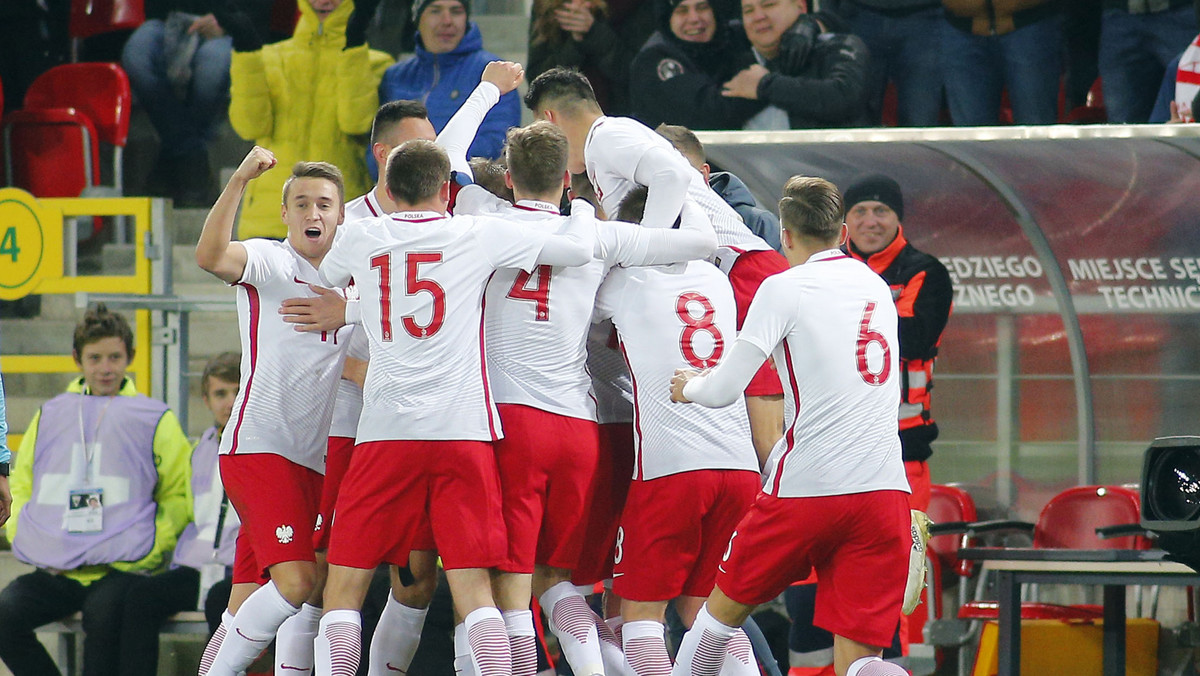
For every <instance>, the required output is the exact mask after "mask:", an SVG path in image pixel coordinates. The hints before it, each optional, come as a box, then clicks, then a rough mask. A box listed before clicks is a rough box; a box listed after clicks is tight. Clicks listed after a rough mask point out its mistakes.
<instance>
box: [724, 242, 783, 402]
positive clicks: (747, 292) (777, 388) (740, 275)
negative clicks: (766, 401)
mask: <svg viewBox="0 0 1200 676" xmlns="http://www.w3.org/2000/svg"><path fill="white" fill-rule="evenodd" d="M789 267H790V266H789V265H788V262H787V259H786V258H784V257H783V256H781V255H780V254H779V252H778V251H775V250H774V249H767V250H765V251H747V252H746V253H744V254H742V255H740V256H738V259H737V260H736V261H734V262H733V267H732V268H730V269H729V283H730V284H731V285H732V286H733V300H734V302H735V303H737V327H738V330H739V331H741V330H742V323H744V322H745V321H746V312H748V311H749V310H750V301H752V300H754V294H756V293H758V287H760V286H762V283H763V280H764V279H766V278H767V277H770V276H771V275H773V274H776V273H779V272H783V271H784V270H787V269H788V268H789ZM781 394H783V384H782V383H780V382H779V373H778V372H777V371H776V370H775V363H774V362H772V361H771V360H770V359H768V360H767V361H766V362H765V363H764V364H763V365H762V367H761V368H759V369H758V373H756V374H754V377H753V378H752V379H751V380H750V384H749V385H747V386H746V395H747V396H750V397H766V396H772V395H781Z"/></svg>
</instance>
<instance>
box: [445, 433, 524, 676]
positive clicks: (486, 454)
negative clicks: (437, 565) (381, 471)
mask: <svg viewBox="0 0 1200 676" xmlns="http://www.w3.org/2000/svg"><path fill="white" fill-rule="evenodd" d="M424 445H425V447H426V449H427V453H428V455H429V457H430V458H431V459H432V461H434V462H435V463H436V464H435V467H434V468H433V469H431V470H430V474H431V475H432V476H433V477H435V478H434V479H433V480H432V481H431V484H430V489H429V521H430V524H431V525H432V526H433V537H434V541H435V542H436V544H437V548H438V551H439V552H440V553H441V556H442V564H443V567H444V568H445V570H446V581H447V583H448V584H449V586H450V593H451V595H452V596H453V598H454V609H455V611H456V612H457V613H458V614H459V616H461V617H462V618H463V629H462V631H464V632H465V633H466V643H467V645H468V646H469V648H470V651H471V656H472V660H473V661H474V664H475V668H476V670H477V672H478V674H479V676H511V674H512V652H511V651H510V650H509V647H508V634H507V632H506V630H505V626H504V618H503V616H502V615H501V614H500V611H499V609H497V608H496V602H495V599H494V597H493V594H492V576H491V570H492V569H495V568H497V567H498V566H500V565H501V564H502V563H503V562H504V561H505V559H506V551H507V547H506V545H505V541H504V518H503V516H502V515H501V499H500V495H501V491H500V479H499V476H498V472H497V469H496V455H495V451H494V450H493V448H492V445H491V444H490V443H485V442H480V441H429V442H424Z"/></svg>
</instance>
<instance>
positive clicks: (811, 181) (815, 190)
mask: <svg viewBox="0 0 1200 676" xmlns="http://www.w3.org/2000/svg"><path fill="white" fill-rule="evenodd" d="M845 218H846V210H845V206H844V205H843V204H842V193H841V192H839V191H838V189H837V186H836V185H834V184H832V183H830V182H829V181H826V180H825V179H823V178H817V177H816V176H793V177H791V178H789V179H788V181H787V183H785V184H784V185H783V199H781V200H779V220H780V222H781V223H782V224H783V227H785V228H787V229H788V230H790V231H792V233H793V234H796V235H799V236H801V237H809V238H812V239H816V240H820V241H822V242H828V241H830V240H835V239H838V238H839V237H841V234H842V224H843V222H844V221H845Z"/></svg>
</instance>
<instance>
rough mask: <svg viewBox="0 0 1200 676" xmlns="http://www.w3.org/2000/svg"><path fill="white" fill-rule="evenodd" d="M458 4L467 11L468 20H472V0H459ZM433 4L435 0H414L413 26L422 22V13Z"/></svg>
mask: <svg viewBox="0 0 1200 676" xmlns="http://www.w3.org/2000/svg"><path fill="white" fill-rule="evenodd" d="M458 3H459V4H460V5H462V6H463V9H465V10H467V20H470V19H471V2H470V0H458ZM432 4H433V0H413V5H412V25H414V26H415V25H417V24H418V23H420V22H421V12H424V11H425V8H426V7H428V6H430V5H432Z"/></svg>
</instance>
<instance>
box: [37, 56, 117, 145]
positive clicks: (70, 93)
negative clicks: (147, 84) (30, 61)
mask: <svg viewBox="0 0 1200 676" xmlns="http://www.w3.org/2000/svg"><path fill="white" fill-rule="evenodd" d="M132 103H133V95H132V94H131V93H130V89H129V77H128V76H127V75H126V74H125V71H124V70H122V69H121V67H120V66H118V65H117V64H115V63H68V64H65V65H61V66H55V67H54V68H51V69H50V70H48V71H46V72H45V73H42V74H41V75H39V76H38V78H37V79H36V80H34V81H33V84H32V85H30V87H29V91H27V92H26V93H25V108H26V109H34V108H37V109H41V108H74V109H76V110H78V111H80V112H81V113H83V114H84V115H86V116H87V117H88V119H90V120H91V121H92V124H93V125H94V126H95V127H96V133H97V135H99V137H100V140H101V141H103V142H105V143H108V144H110V145H114V146H124V145H125V141H126V140H127V139H128V138H129V114H130V107H131V105H132Z"/></svg>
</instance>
